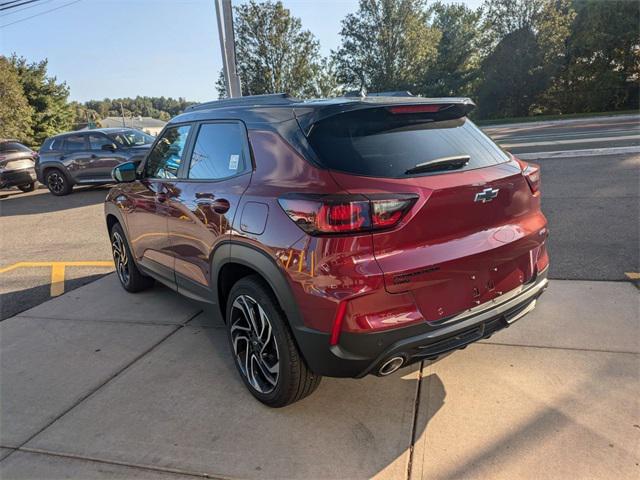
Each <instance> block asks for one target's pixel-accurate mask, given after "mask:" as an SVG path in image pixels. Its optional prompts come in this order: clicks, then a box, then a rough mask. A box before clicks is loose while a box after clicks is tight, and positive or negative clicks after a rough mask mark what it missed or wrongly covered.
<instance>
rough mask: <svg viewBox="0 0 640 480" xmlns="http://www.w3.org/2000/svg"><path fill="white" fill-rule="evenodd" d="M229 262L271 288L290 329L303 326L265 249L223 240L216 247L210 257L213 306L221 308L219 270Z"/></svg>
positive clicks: (287, 286)
mask: <svg viewBox="0 0 640 480" xmlns="http://www.w3.org/2000/svg"><path fill="white" fill-rule="evenodd" d="M230 263H237V264H240V265H244V266H245V267H248V268H250V269H252V270H255V271H256V272H257V273H258V274H260V276H262V278H264V280H265V281H266V282H267V283H268V284H269V286H270V287H271V290H272V291H273V293H274V294H275V296H276V299H277V300H278V303H279V304H280V307H281V308H282V310H284V312H285V313H286V314H287V318H288V320H289V323H290V324H291V327H292V328H294V327H296V328H301V327H303V326H304V322H303V319H302V315H301V314H300V311H299V310H298V306H297V304H296V302H295V299H294V297H293V292H292V291H291V287H290V286H289V282H288V281H287V279H286V277H285V274H284V272H282V270H281V269H280V268H279V267H278V265H277V264H276V261H275V260H274V259H273V258H272V257H271V256H270V255H269V254H268V253H267V252H265V251H264V250H262V249H260V248H257V247H255V246H253V245H250V244H247V243H245V242H242V241H238V240H225V241H224V242H222V243H220V244H219V245H218V246H217V247H216V249H215V250H214V252H213V254H212V256H211V285H212V286H214V294H215V295H216V303H217V304H218V305H220V308H223V307H224V306H223V305H222V302H221V301H220V300H221V299H220V298H219V297H220V294H219V289H218V279H219V277H220V272H221V270H222V268H223V267H224V266H225V265H227V264H230Z"/></svg>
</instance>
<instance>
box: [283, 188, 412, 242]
mask: <svg viewBox="0 0 640 480" xmlns="http://www.w3.org/2000/svg"><path fill="white" fill-rule="evenodd" d="M417 198H418V197H417V196H416V195H410V194H407V195H404V194H401V195H379V194H372V195H369V196H364V195H314V194H290V195H285V196H283V197H281V198H279V199H278V202H279V203H280V206H281V207H282V209H283V210H284V211H285V212H286V214H287V215H288V216H289V218H291V220H293V221H294V222H295V223H296V225H298V226H299V227H300V228H301V229H302V230H304V231H305V232H307V233H308V234H310V235H323V234H340V233H359V232H366V231H371V230H382V229H386V228H392V227H394V226H396V225H397V224H398V223H399V222H400V220H402V218H403V217H404V215H405V214H406V213H407V211H408V210H409V209H410V208H411V206H412V205H413V204H414V203H415V201H416V200H417Z"/></svg>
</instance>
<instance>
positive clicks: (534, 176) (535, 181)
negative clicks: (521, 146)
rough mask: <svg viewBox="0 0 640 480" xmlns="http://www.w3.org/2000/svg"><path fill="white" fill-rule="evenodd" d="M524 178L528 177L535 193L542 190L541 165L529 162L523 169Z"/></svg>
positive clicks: (528, 181)
mask: <svg viewBox="0 0 640 480" xmlns="http://www.w3.org/2000/svg"><path fill="white" fill-rule="evenodd" d="M522 174H523V175H524V178H526V179H527V183H528V184H529V187H530V188H531V191H532V192H533V193H536V192H538V191H539V190H540V167H539V166H538V165H535V164H531V163H530V164H528V165H527V166H526V167H525V169H524V170H523V171H522Z"/></svg>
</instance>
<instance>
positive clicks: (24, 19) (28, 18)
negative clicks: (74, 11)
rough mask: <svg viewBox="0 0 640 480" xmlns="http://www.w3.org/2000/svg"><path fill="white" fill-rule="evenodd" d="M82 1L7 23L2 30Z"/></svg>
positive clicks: (1, 26) (75, 1)
mask: <svg viewBox="0 0 640 480" xmlns="http://www.w3.org/2000/svg"><path fill="white" fill-rule="evenodd" d="M81 1H82V0H74V1H73V2H69V3H65V4H64V5H60V6H59V7H55V8H50V9H49V10H45V11H43V12H39V13H36V14H35V15H31V16H30V17H25V18H21V19H20V20H16V21H15V22H9V23H5V24H4V25H0V28H4V27H8V26H9V25H15V24H16V23H20V22H24V21H26V20H30V19H32V18H35V17H39V16H40V15H44V14H45V13H49V12H53V11H55V10H60V9H61V8H64V7H68V6H69V5H73V4H74V3H78V2H81Z"/></svg>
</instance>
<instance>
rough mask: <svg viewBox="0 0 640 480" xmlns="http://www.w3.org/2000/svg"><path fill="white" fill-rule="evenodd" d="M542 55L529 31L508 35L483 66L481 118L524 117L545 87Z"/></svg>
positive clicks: (528, 29) (518, 31)
mask: <svg viewBox="0 0 640 480" xmlns="http://www.w3.org/2000/svg"><path fill="white" fill-rule="evenodd" d="M542 56H543V55H542V52H541V49H540V46H539V45H538V42H537V40H536V37H535V34H534V33H533V31H532V30H531V28H528V27H525V28H521V29H519V30H516V31H514V32H512V33H509V34H507V35H506V36H505V37H504V38H503V39H502V40H501V41H500V43H498V45H497V46H496V48H495V49H494V51H493V52H491V54H490V55H489V56H488V57H487V58H486V59H485V60H484V61H483V62H482V72H483V76H484V78H483V82H482V85H481V86H480V88H479V91H478V100H479V106H480V108H479V113H480V116H481V117H483V118H496V117H524V116H527V115H529V109H530V107H531V105H533V104H534V102H535V101H536V99H537V97H538V95H540V94H541V93H542V92H543V91H544V90H545V89H546V88H547V86H548V77H547V75H546V73H545V72H544V68H543V63H542V62H543V60H542Z"/></svg>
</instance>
